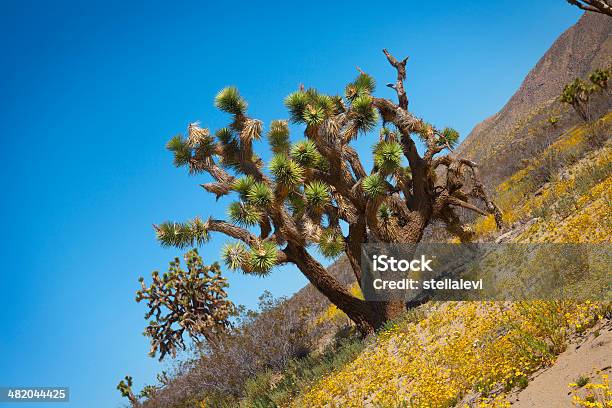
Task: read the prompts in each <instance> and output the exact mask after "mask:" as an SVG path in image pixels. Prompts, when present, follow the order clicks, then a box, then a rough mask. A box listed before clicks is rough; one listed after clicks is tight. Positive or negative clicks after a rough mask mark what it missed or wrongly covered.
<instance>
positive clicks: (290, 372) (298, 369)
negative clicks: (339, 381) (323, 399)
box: [241, 335, 367, 408]
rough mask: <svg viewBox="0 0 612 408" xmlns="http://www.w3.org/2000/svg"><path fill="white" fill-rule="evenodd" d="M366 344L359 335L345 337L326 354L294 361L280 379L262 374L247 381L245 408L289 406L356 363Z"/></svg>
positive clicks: (242, 402)
mask: <svg viewBox="0 0 612 408" xmlns="http://www.w3.org/2000/svg"><path fill="white" fill-rule="evenodd" d="M366 344H367V341H364V340H363V339H362V338H361V337H358V336H355V335H353V336H350V337H348V338H342V339H339V340H338V341H337V342H335V343H332V344H330V345H328V346H327V347H326V349H325V350H324V351H323V352H322V353H311V354H309V355H308V356H306V357H303V358H297V359H293V360H291V361H290V362H289V364H287V366H286V367H285V368H284V369H283V370H282V372H280V373H279V374H278V375H276V376H275V375H274V374H272V373H271V372H270V371H266V372H263V373H261V374H260V375H258V376H256V377H255V378H253V379H250V380H248V381H247V384H246V386H245V398H244V399H243V400H242V401H241V407H245V408H247V407H249V408H251V407H255V406H261V407H266V408H267V407H270V408H275V407H278V406H284V405H286V404H287V403H289V402H290V401H292V400H293V399H294V398H296V397H297V396H298V395H300V394H302V393H303V392H304V391H306V390H307V389H308V388H310V386H312V385H313V384H314V383H315V382H316V381H318V380H319V379H321V378H323V377H324V376H325V375H327V374H329V373H332V372H336V371H339V370H340V369H342V368H343V367H344V366H345V365H346V364H348V363H349V362H351V361H353V360H354V359H355V357H356V356H357V355H358V354H359V353H360V352H361V351H362V350H363V349H364V347H365V345H366ZM257 404H260V405H257ZM266 404H267V405H266Z"/></svg>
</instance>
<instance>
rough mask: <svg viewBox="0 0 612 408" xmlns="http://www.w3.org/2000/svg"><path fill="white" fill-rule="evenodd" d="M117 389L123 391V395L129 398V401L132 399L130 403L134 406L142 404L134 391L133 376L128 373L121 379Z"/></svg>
mask: <svg viewBox="0 0 612 408" xmlns="http://www.w3.org/2000/svg"><path fill="white" fill-rule="evenodd" d="M117 389H118V390H119V392H120V393H121V396H122V397H125V398H127V399H128V401H130V405H131V406H132V407H140V406H141V404H140V401H139V400H138V398H137V397H136V396H135V395H134V392H133V391H132V377H130V376H129V375H126V376H125V379H123V380H121V381H119V384H117Z"/></svg>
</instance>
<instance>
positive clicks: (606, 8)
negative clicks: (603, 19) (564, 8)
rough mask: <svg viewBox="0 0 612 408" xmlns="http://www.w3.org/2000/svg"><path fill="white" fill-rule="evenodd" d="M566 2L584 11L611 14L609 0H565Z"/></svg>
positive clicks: (611, 6) (611, 5)
mask: <svg viewBox="0 0 612 408" xmlns="http://www.w3.org/2000/svg"><path fill="white" fill-rule="evenodd" d="M567 2H568V3H569V4H572V5H574V6H576V7H578V8H580V9H582V10H585V11H593V12H595V13H601V14H607V15H608V16H612V2H611V1H609V0H567Z"/></svg>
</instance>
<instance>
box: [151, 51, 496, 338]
mask: <svg viewBox="0 0 612 408" xmlns="http://www.w3.org/2000/svg"><path fill="white" fill-rule="evenodd" d="M383 51H384V53H385V55H386V57H387V59H388V61H389V63H390V64H391V65H392V66H393V67H394V68H395V70H396V72H397V80H396V81H395V83H393V84H389V85H388V86H389V87H391V88H393V89H394V90H395V91H396V93H397V96H398V103H394V102H392V101H391V100H388V99H383V98H378V97H375V96H374V94H373V93H374V88H375V83H374V79H373V78H371V77H370V76H369V75H367V74H366V73H364V72H361V71H360V74H359V76H358V77H357V78H356V80H355V81H353V82H351V83H350V84H348V85H347V86H346V88H345V92H344V97H341V96H337V95H335V96H334V95H326V94H323V93H321V92H319V91H317V90H316V89H304V88H303V87H300V89H299V90H297V91H296V92H293V93H292V94H290V95H289V96H287V98H286V99H285V105H286V106H287V108H288V110H289V116H290V121H291V122H293V123H295V124H299V125H301V126H303V128H304V136H305V138H304V139H303V140H299V141H296V142H294V143H292V141H291V139H290V137H289V127H288V122H287V121H284V120H275V121H272V122H271V124H270V127H269V129H268V131H267V139H268V142H269V144H270V148H271V150H272V153H273V154H274V156H273V157H272V159H271V160H270V161H269V163H268V164H267V166H266V163H264V161H263V160H262V159H261V158H260V157H258V156H257V155H256V154H255V153H254V151H253V143H254V142H255V141H257V140H259V139H261V137H262V136H263V134H264V129H263V123H262V122H261V121H259V120H257V119H254V118H251V117H249V116H248V113H247V102H246V101H245V100H244V98H243V97H242V96H241V95H240V93H239V92H238V90H237V89H236V88H234V87H229V88H225V89H224V90H222V91H221V92H219V94H218V95H217V96H216V98H215V105H216V106H217V108H219V109H220V110H222V111H224V112H227V113H228V114H230V115H231V119H232V120H231V122H230V124H229V126H227V127H224V128H221V129H219V130H217V131H216V132H215V133H214V134H211V132H210V131H209V130H208V129H205V128H201V127H200V126H199V125H198V124H195V123H192V124H191V125H189V128H188V132H187V137H183V136H181V135H179V136H175V137H174V138H172V139H171V140H170V142H168V146H167V147H168V149H169V150H171V151H172V152H173V153H174V163H175V165H176V166H185V167H187V168H188V170H189V172H190V173H191V174H202V173H206V174H208V175H209V176H211V178H212V180H211V181H210V182H208V183H205V184H203V185H202V187H203V188H204V189H205V190H206V191H208V192H209V193H211V194H213V195H214V196H215V197H216V198H217V199H218V198H219V197H222V196H227V195H232V196H234V197H235V201H234V202H233V203H232V204H230V206H229V208H228V210H227V214H228V217H229V220H222V219H214V218H208V219H201V218H198V217H196V218H194V219H193V220H191V221H187V222H164V223H162V224H160V225H158V226H156V227H155V228H156V233H157V238H158V239H159V241H160V242H161V244H162V245H165V246H175V247H179V248H183V247H190V246H194V245H201V244H203V243H205V242H206V241H207V240H208V239H209V234H210V233H214V232H217V233H221V234H224V235H226V236H228V237H230V238H233V239H234V240H235V242H234V243H230V244H228V245H227V246H226V247H225V248H224V250H223V253H222V258H223V259H224V261H225V264H226V265H227V266H228V267H229V268H230V269H238V270H242V271H243V272H245V273H248V274H255V275H266V274H268V273H269V272H270V270H271V269H272V268H273V267H275V266H276V265H280V264H285V263H291V264H294V265H295V266H296V267H297V268H298V269H299V270H300V271H301V272H302V273H303V274H304V275H305V276H306V277H307V278H308V279H309V281H310V282H311V283H312V284H313V285H314V286H315V287H316V288H317V289H318V290H319V291H320V292H321V293H323V295H325V296H326V297H327V298H328V299H329V300H330V301H331V302H332V303H334V304H335V305H336V306H338V308H340V309H341V310H342V311H344V312H345V313H346V314H347V315H348V316H349V317H350V318H351V319H352V320H353V321H354V322H355V323H356V325H357V326H358V328H359V329H360V330H361V331H362V332H363V333H368V332H371V331H373V330H375V329H376V328H378V327H380V326H381V325H382V324H383V323H384V322H385V321H387V320H388V319H391V318H394V317H396V316H397V315H398V314H399V313H401V312H402V311H403V310H405V305H404V304H403V302H369V301H365V300H362V299H359V298H357V297H355V296H353V295H352V294H351V293H350V292H349V290H348V289H347V288H346V287H344V286H343V285H341V284H340V283H339V282H338V281H337V280H336V279H335V278H334V277H333V276H332V275H330V274H329V273H328V272H327V270H326V269H325V268H324V267H323V265H322V264H321V263H319V262H318V261H317V260H316V259H315V258H314V257H313V256H312V254H311V248H312V247H317V248H318V250H319V252H320V253H321V254H323V255H324V256H326V257H330V258H334V257H337V256H339V255H341V254H344V255H345V256H346V257H347V258H348V260H349V261H350V264H351V267H352V269H353V272H354V275H355V278H356V280H357V282H360V280H361V266H360V258H361V245H362V244H363V243H365V242H368V241H370V242H372V241H374V242H376V241H378V242H395V243H410V244H415V243H418V242H419V241H420V240H421V238H422V236H423V232H424V230H425V228H426V227H427V226H428V225H429V224H430V223H431V222H432V221H434V220H439V221H442V222H443V223H445V224H446V226H447V227H448V230H449V231H451V232H452V233H454V234H457V235H458V236H459V237H460V238H461V239H464V240H467V239H469V238H470V231H469V229H468V228H465V227H464V225H463V224H462V222H461V220H460V218H459V216H458V214H457V213H456V208H458V207H461V208H464V209H467V210H471V211H474V212H476V213H479V214H483V215H488V214H493V215H494V217H495V220H496V221H497V223H498V225H499V226H501V223H502V218H501V213H500V211H499V209H498V208H497V207H496V205H495V204H494V203H493V202H492V201H491V200H490V199H489V198H488V196H487V194H486V193H485V189H484V186H483V185H482V183H481V181H480V178H479V173H478V167H477V165H476V163H474V162H472V161H470V160H466V159H462V158H459V157H457V156H456V155H455V153H454V152H453V151H452V148H453V146H454V145H455V144H456V142H457V140H458V137H459V134H458V133H457V132H456V131H455V130H453V129H451V128H446V129H444V130H438V129H436V128H435V127H434V126H432V125H430V124H428V123H426V122H424V121H423V120H421V119H419V118H417V117H416V116H414V115H413V114H412V113H410V112H409V111H408V97H407V95H406V92H405V90H404V80H405V79H406V62H407V60H408V58H405V59H404V60H401V61H398V60H397V59H396V58H394V57H393V56H392V55H391V54H390V53H388V52H387V51H386V50H383ZM381 120H382V121H381ZM381 122H382V123H381ZM379 123H381V124H382V129H381V131H380V136H379V138H378V141H377V143H376V145H375V147H374V149H373V155H374V167H373V168H372V169H371V170H370V171H369V172H366V169H365V168H364V166H363V164H362V162H361V159H360V157H359V155H358V153H357V151H356V150H355V149H354V147H353V146H352V142H353V141H354V140H355V139H357V138H358V137H366V136H368V135H370V134H371V133H372V131H373V130H374V129H375V128H376V126H377V125H378V124H379ZM415 137H417V138H419V139H420V140H421V141H422V142H423V144H424V146H425V148H424V153H422V154H421V153H420V152H419V151H418V150H417V145H416V143H415ZM444 150H447V151H448V154H446V155H439V154H440V153H442V152H443V151H444ZM470 200H475V202H474V203H470ZM479 203H480V204H482V205H483V207H484V209H482V208H480V207H479V206H478V205H477V204H479ZM342 226H344V228H345V230H346V231H347V233H343V229H342ZM155 327H156V326H155ZM155 327H154V330H156V328H155Z"/></svg>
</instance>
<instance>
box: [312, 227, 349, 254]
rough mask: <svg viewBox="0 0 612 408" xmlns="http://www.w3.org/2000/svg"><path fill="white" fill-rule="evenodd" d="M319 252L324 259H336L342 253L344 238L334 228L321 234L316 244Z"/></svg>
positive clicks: (327, 229)
mask: <svg viewBox="0 0 612 408" xmlns="http://www.w3.org/2000/svg"><path fill="white" fill-rule="evenodd" d="M318 248H319V252H321V254H322V255H323V256H324V257H326V258H336V257H337V256H339V255H340V254H342V252H343V251H344V237H343V236H342V234H341V233H340V232H339V231H338V230H337V229H335V228H326V229H324V230H323V231H322V232H321V235H320V237H319V242H318Z"/></svg>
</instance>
